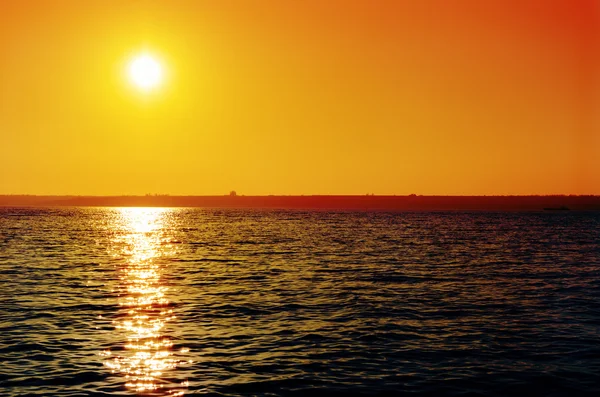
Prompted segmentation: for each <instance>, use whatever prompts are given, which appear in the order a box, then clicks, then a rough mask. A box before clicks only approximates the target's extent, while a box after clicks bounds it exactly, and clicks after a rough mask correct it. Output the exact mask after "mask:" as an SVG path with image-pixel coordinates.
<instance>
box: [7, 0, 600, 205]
mask: <svg viewBox="0 0 600 397" xmlns="http://www.w3.org/2000/svg"><path fill="white" fill-rule="evenodd" d="M138 54H152V56H153V57H155V59H156V60H157V61H158V62H159V63H160V65H161V67H162V68H163V71H164V76H163V77H164V80H163V81H162V82H161V84H159V85H158V86H157V87H155V88H154V89H152V90H141V89H139V88H138V87H136V86H135V85H133V84H132V82H131V79H130V78H128V76H127V67H128V65H129V63H130V62H131V60H132V59H134V58H135V56H136V55H138ZM599 127H600V2H598V1H596V0H564V1H559V0H555V1H553V0H539V1H534V0H531V1H527V0H489V1H480V0H455V1H451V0H423V1H408V0H407V1H402V0H397V1H394V0H390V1H375V0H373V1H367V0H363V1H352V0H339V1H318V0H309V1H284V0H281V1H270V0H255V1H250V0H248V1H242V0H239V1H234V0H231V1H227V0H224V1H221V0H219V1H201V0H198V1H194V0H189V1H177V0H171V1H144V0H132V1H122V0H119V1H109V0H102V1H100V0H98V1H92V0H89V1H81V0H71V1H67V0H54V1H43V0H39V1H30V0H27V1H25V0H12V1H11V0H8V1H7V0H4V1H2V2H1V3H0V194H12V193H27V194H82V195H84V194H89V195H120V194H145V193H168V194H172V195H176V194H177V195H179V194H199V195H202V194H227V193H228V192H229V191H230V190H236V191H237V192H238V194H246V195H253V194H365V193H375V194H410V193H417V194H464V195H470V194H487V195H490V194H600V128H599Z"/></svg>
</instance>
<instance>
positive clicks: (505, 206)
mask: <svg viewBox="0 0 600 397" xmlns="http://www.w3.org/2000/svg"><path fill="white" fill-rule="evenodd" d="M0 206H4V207H32V206H33V207H50V206H61V207H200V208H256V209H260V208H267V209H268V208H270V209H322V210H373V211H386V210H387V211H436V210H439V211H444V210H482V211H543V210H544V209H552V208H564V209H568V210H575V211H582V210H594V211H597V210H600V196H592V195H589V196H583V195H582V196H574V195H570V196H567V195H564V196H561V195H552V196H418V195H409V196H371V195H364V196H352V195H348V196H341V195H339V196H327V195H312V196H229V195H227V196H168V195H156V196H153V195H148V196H34V195H0Z"/></svg>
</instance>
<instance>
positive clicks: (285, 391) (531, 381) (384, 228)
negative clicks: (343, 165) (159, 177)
mask: <svg viewBox="0 0 600 397" xmlns="http://www.w3.org/2000/svg"><path fill="white" fill-rule="evenodd" d="M0 335H1V336H0V359H1V365H0V395H2V396H11V397H12V396H15V397H16V396H42V395H43V396H113V395H114V396H121V395H123V396H124V395H156V396H178V395H179V396H180V395H220V396H251V395H268V396H279V395H281V396H288V395H294V396H296V395H297V396H304V395H308V394H310V395H327V396H330V395H356V394H365V395H397V394H400V393H410V394H411V395H457V396H458V395H461V396H463V395H485V396H493V395H514V394H516V393H519V394H522V393H528V394H531V395H567V394H570V395H583V394H587V395H597V393H600V213H597V212H596V213H594V212H571V211H565V212H529V213H528V212H412V213H411V212H398V213H384V212H325V211H285V210H268V211H267V210H264V211H263V210H234V209H231V210H217V209H183V208H181V209H180V208H0Z"/></svg>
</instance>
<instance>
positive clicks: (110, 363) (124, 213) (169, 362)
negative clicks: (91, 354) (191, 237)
mask: <svg viewBox="0 0 600 397" xmlns="http://www.w3.org/2000/svg"><path fill="white" fill-rule="evenodd" d="M171 211H172V210H170V209H165V208H122V209H120V210H119V214H118V217H117V221H116V223H117V224H116V225H115V228H114V229H115V232H116V234H115V241H114V242H115V245H114V247H113V252H112V254H113V255H114V256H115V257H123V258H125V259H126V260H125V262H124V263H123V264H122V265H121V266H120V267H119V279H120V283H119V287H118V290H117V293H118V298H117V300H118V304H119V306H120V310H119V316H118V318H117V319H116V320H115V321H113V323H114V325H115V329H116V331H117V332H119V334H120V335H119V336H120V337H121V338H122V339H124V340H126V343H125V344H124V345H123V347H122V349H120V350H119V351H118V353H119V354H116V352H112V351H110V350H105V351H103V352H102V353H101V355H102V356H103V357H105V360H104V365H105V366H106V367H108V368H110V370H111V372H112V373H115V374H120V375H122V376H124V378H125V382H126V386H127V388H129V389H131V390H134V391H136V392H156V393H158V392H161V391H164V392H165V393H164V394H165V395H170V396H177V395H179V396H181V395H183V394H184V390H183V389H184V388H185V387H186V386H187V385H188V382H187V380H186V381H183V382H181V383H180V384H179V385H172V384H169V382H167V381H166V380H165V378H166V377H168V371H171V370H173V369H174V368H176V367H177V366H178V365H179V364H180V363H182V362H183V361H181V360H179V359H177V358H175V357H174V356H173V352H172V347H173V342H172V341H171V339H170V338H169V337H168V336H167V335H165V328H166V326H167V324H168V323H169V322H170V321H171V320H173V319H174V318H175V316H174V314H173V310H172V309H171V306H170V302H169V300H168V299H167V291H168V288H167V286H165V285H164V280H163V277H162V276H163V272H164V271H165V265H164V261H161V259H164V258H165V257H169V256H172V255H175V253H176V252H175V250H176V247H175V245H174V244H170V243H171V240H172V236H170V235H169V233H168V230H169V227H168V225H167V223H168V222H169V218H170V216H171V215H172V214H171ZM184 351H185V352H187V351H188V349H185V348H183V349H181V352H184Z"/></svg>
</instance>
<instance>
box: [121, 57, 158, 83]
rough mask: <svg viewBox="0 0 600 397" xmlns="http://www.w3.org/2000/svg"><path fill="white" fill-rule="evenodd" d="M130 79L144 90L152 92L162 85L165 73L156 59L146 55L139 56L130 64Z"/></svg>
mask: <svg viewBox="0 0 600 397" xmlns="http://www.w3.org/2000/svg"><path fill="white" fill-rule="evenodd" d="M129 77H130V79H131V81H132V82H133V84H135V85H136V86H137V87H139V88H141V89H142V90H151V89H152V88H155V87H156V86H158V85H159V84H160V83H161V81H162V77H163V71H162V67H161V65H160V63H159V62H158V61H157V60H156V59H154V58H153V57H152V56H150V55H147V54H144V55H139V56H137V57H136V58H134V59H133V60H132V61H131V63H130V64H129Z"/></svg>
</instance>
